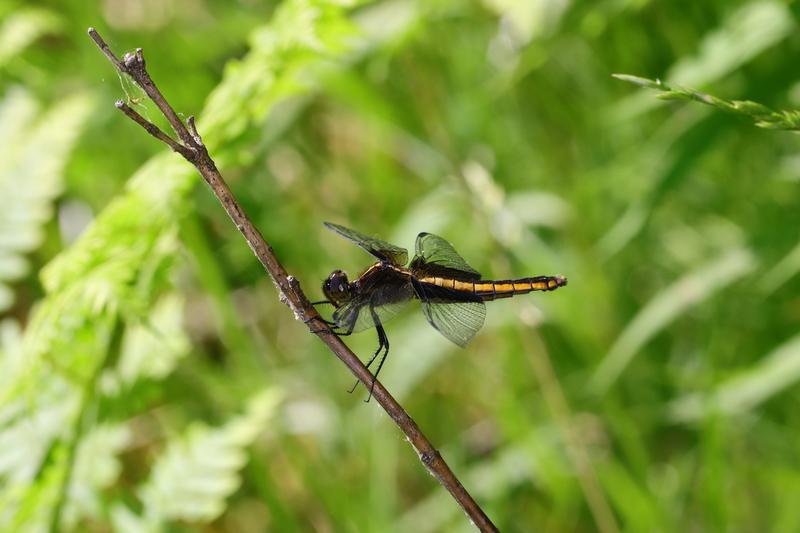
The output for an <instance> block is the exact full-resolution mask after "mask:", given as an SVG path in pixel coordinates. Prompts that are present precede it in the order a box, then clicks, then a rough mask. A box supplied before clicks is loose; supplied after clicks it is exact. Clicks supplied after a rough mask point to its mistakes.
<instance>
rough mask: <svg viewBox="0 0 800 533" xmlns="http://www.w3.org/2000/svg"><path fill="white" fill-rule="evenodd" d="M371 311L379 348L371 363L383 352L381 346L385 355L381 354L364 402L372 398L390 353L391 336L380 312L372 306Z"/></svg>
mask: <svg viewBox="0 0 800 533" xmlns="http://www.w3.org/2000/svg"><path fill="white" fill-rule="evenodd" d="M369 311H370V313H371V314H372V321H373V322H375V330H376V331H377V332H378V350H377V351H376V352H375V355H373V356H372V359H370V361H369V364H372V361H374V360H375V358H376V357H377V356H378V354H379V353H380V352H381V348H382V349H383V355H382V356H381V360H380V361H378V368H377V369H376V370H375V373H374V374H373V375H372V383H371V384H370V386H369V396H367V399H366V400H364V402H369V401H370V400H371V399H372V391H373V390H374V389H375V382H376V381H377V380H378V374H380V373H381V367H382V366H383V363H384V362H385V361H386V356H387V355H389V338H388V337H387V336H386V331H385V330H384V329H383V324H381V321H380V319H379V318H378V314H377V313H376V312H375V309H374V308H373V307H372V306H370V308H369ZM367 368H369V365H367Z"/></svg>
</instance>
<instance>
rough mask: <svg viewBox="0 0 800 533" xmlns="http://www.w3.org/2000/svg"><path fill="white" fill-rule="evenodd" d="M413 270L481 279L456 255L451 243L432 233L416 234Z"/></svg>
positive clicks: (477, 273)
mask: <svg viewBox="0 0 800 533" xmlns="http://www.w3.org/2000/svg"><path fill="white" fill-rule="evenodd" d="M411 268H412V270H414V271H415V272H418V273H421V274H426V275H442V276H447V277H455V278H458V279H481V274H480V272H478V271H477V270H475V269H474V268H472V267H471V266H469V264H467V262H466V261H465V260H464V258H463V257H461V256H460V255H458V252H456V250H455V248H453V245H452V244H450V243H449V242H447V241H446V240H444V239H442V238H441V237H439V236H438V235H434V234H433V233H420V234H419V235H418V236H417V245H416V256H415V257H414V260H413V261H412V262H411Z"/></svg>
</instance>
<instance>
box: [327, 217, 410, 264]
mask: <svg viewBox="0 0 800 533" xmlns="http://www.w3.org/2000/svg"><path fill="white" fill-rule="evenodd" d="M324 224H325V227H326V228H328V229H331V230H333V231H335V232H336V233H338V234H339V235H341V236H342V237H344V238H345V239H349V240H351V241H353V242H354V243H356V244H357V245H358V246H360V247H361V248H363V249H364V250H366V251H367V252H369V253H370V254H372V255H373V256H375V257H377V258H378V259H380V260H381V261H387V262H389V263H391V264H393V265H397V266H404V265H405V264H406V263H407V262H408V251H407V250H406V249H405V248H400V247H399V246H395V245H394V244H389V243H388V242H386V241H382V240H380V239H376V238H374V237H369V236H367V235H364V234H363V233H361V232H359V231H356V230H354V229H350V228H345V227H344V226H340V225H338V224H333V223H332V222H325V223H324Z"/></svg>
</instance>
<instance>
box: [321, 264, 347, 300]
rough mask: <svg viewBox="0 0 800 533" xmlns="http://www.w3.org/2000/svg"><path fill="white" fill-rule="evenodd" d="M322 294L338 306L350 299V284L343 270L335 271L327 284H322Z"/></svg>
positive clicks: (326, 281) (327, 280)
mask: <svg viewBox="0 0 800 533" xmlns="http://www.w3.org/2000/svg"><path fill="white" fill-rule="evenodd" d="M322 292H324V293H325V296H326V297H327V298H328V300H330V301H331V302H333V303H334V304H336V305H340V304H342V303H344V302H346V301H348V300H349V299H350V283H349V282H348V281H347V274H345V273H344V272H342V271H341V270H334V271H333V272H332V273H331V275H330V276H328V279H326V280H325V283H323V284H322Z"/></svg>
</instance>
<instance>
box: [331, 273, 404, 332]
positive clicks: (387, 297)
mask: <svg viewBox="0 0 800 533" xmlns="http://www.w3.org/2000/svg"><path fill="white" fill-rule="evenodd" d="M413 296H414V292H413V289H412V287H411V285H410V284H408V285H405V286H388V287H381V288H376V289H375V290H373V291H371V293H370V294H367V295H363V296H359V297H357V298H354V299H352V300H351V301H350V302H348V303H346V304H345V305H343V306H342V307H340V308H338V309H337V310H336V311H334V313H333V321H334V322H336V325H337V326H339V328H341V329H343V330H345V331H352V332H354V333H357V332H359V331H364V330H366V329H369V328H373V327H375V320H374V318H373V316H372V313H371V312H370V308H372V310H373V311H374V313H375V314H376V315H377V317H378V320H380V321H381V324H385V323H386V322H388V321H389V320H391V319H393V318H394V317H395V316H397V314H398V313H400V311H402V310H403V308H405V307H406V305H408V303H409V302H410V301H411V300H412V298H413ZM351 328H352V329H351Z"/></svg>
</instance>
